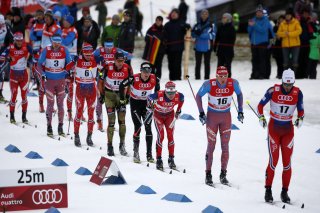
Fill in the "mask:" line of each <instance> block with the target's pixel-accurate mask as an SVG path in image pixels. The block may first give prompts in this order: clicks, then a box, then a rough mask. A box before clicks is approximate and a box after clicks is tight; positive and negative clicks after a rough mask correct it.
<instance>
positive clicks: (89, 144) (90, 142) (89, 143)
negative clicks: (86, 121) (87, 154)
mask: <svg viewBox="0 0 320 213" xmlns="http://www.w3.org/2000/svg"><path fill="white" fill-rule="evenodd" d="M91 137H92V133H89V132H88V135H87V145H88V146H93V142H92V138H91Z"/></svg>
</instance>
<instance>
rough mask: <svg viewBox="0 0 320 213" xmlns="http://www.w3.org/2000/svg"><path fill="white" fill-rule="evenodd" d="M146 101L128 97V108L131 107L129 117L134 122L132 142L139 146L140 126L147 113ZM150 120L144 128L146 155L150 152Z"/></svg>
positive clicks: (151, 137) (151, 138)
mask: <svg viewBox="0 0 320 213" xmlns="http://www.w3.org/2000/svg"><path fill="white" fill-rule="evenodd" d="M146 106H147V101H140V100H134V99H130V108H131V118H132V122H133V124H134V134H133V143H135V144H136V145H137V146H139V143H140V132H141V128H140V127H143V126H141V125H144V124H141V123H142V122H143V121H144V120H145V118H146V113H147V109H146ZM151 124H152V121H151V122H150V123H149V124H145V125H144V128H145V131H146V144H147V155H151V153H152V150H151V149H152V140H153V136H152V129H151Z"/></svg>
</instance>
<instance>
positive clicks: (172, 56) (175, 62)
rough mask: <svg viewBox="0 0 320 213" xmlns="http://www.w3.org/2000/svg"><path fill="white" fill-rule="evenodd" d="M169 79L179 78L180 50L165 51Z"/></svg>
mask: <svg viewBox="0 0 320 213" xmlns="http://www.w3.org/2000/svg"><path fill="white" fill-rule="evenodd" d="M167 55H168V66H169V79H170V81H175V80H181V61H182V51H174V52H169V51H168V52H167Z"/></svg>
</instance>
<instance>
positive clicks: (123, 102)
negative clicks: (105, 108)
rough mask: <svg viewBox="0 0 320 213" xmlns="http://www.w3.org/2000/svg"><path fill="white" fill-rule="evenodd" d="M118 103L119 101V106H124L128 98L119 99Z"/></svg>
mask: <svg viewBox="0 0 320 213" xmlns="http://www.w3.org/2000/svg"><path fill="white" fill-rule="evenodd" d="M119 103H120V106H126V105H127V103H128V100H127V99H120V101H119Z"/></svg>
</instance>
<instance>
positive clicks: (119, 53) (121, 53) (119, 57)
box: [115, 52, 125, 60]
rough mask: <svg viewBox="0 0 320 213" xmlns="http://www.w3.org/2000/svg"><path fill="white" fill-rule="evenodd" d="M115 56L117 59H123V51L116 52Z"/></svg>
mask: <svg viewBox="0 0 320 213" xmlns="http://www.w3.org/2000/svg"><path fill="white" fill-rule="evenodd" d="M115 58H116V59H117V60H125V58H124V54H123V52H117V53H116V55H115Z"/></svg>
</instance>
